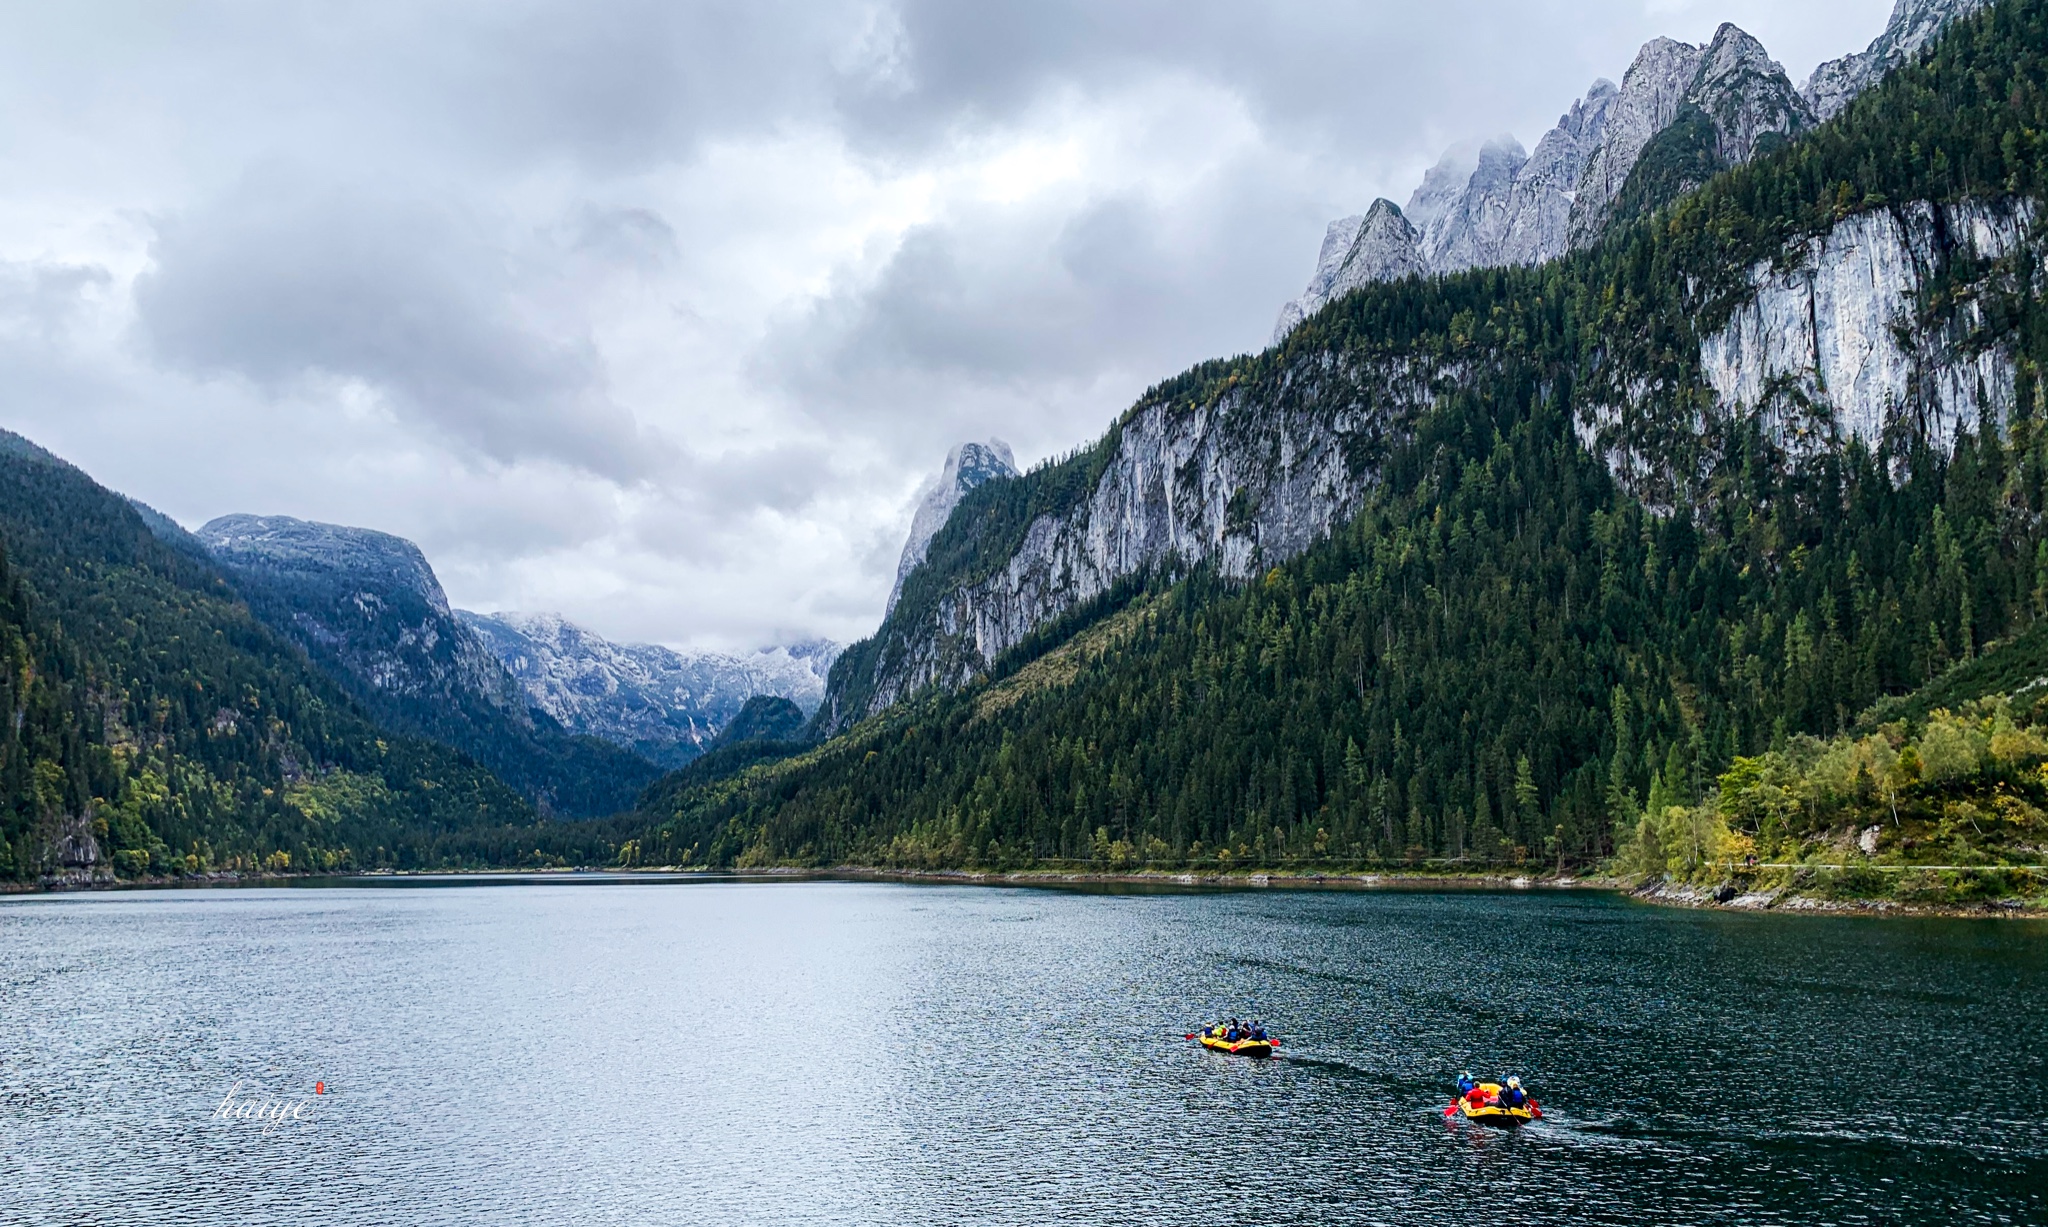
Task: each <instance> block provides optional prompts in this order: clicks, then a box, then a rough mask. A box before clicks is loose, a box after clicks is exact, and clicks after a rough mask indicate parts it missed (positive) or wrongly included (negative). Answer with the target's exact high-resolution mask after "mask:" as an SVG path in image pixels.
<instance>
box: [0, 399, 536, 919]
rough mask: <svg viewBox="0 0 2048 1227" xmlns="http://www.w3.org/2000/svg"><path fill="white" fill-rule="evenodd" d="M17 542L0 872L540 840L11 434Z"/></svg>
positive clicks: (10, 572)
mask: <svg viewBox="0 0 2048 1227" xmlns="http://www.w3.org/2000/svg"><path fill="white" fill-rule="evenodd" d="M0 547H4V549H0V657H4V662H5V670H4V677H0V703H4V708H0V710H4V711H6V712H8V713H10V714H11V716H12V718H11V720H9V721H8V722H7V723H6V725H5V726H4V727H0V881H6V880H17V881H36V880H52V879H55V880H67V879H68V880H93V879H105V878H107V877H110V876H112V875H114V874H119V875H120V876H140V875H145V874H156V875H163V874H174V873H205V872H212V871H219V870H254V869H265V870H272V871H283V870H301V869H340V868H357V869H361V868H372V867H378V866H425V865H439V864H450V863H473V862H475V861H478V860H483V859H490V858H494V857H497V856H502V855H504V854H505V852H506V851H509V850H514V849H518V848H519V847H520V846H521V845H524V844H529V843H530V842H531V841H530V840H527V839H524V838H519V839H516V840H515V839H513V838H512V837H510V836H509V835H504V834H503V831H504V830H505V829H508V828H509V829H521V828H523V827H524V825H525V824H529V823H531V822H533V820H534V814H533V811H532V810H531V808H530V807H528V806H527V804H526V803H525V801H523V800H522V799H521V798H520V797H519V796H518V795H517V794H516V793H514V792H512V791H511V790H510V789H508V788H506V787H505V786H504V785H503V784H501V783H499V782H498V780H497V779H495V778H494V777H493V776H491V774H490V773H489V772H487V771H485V770H484V769H483V768H481V767H479V766H477V765H476V764H475V763H474V762H472V761H470V760H469V759H467V758H464V757H463V756H461V755H459V754H456V753H454V752H452V751H449V750H446V749H443V748H442V747H440V746H437V745H434V744H432V743H430V742H426V741H422V740H419V739H416V738H410V737H400V736H392V735H388V734H385V733H383V732H381V731H380V730H379V729H378V728H377V727H376V726H375V725H374V724H373V723H372V722H371V721H370V720H369V719H368V718H367V717H366V716H365V715H364V714H363V713H362V711H361V710H360V709H359V708H357V707H356V706H355V705H354V704H353V703H352V702H351V701H350V700H349V699H348V698H347V696H345V695H343V694H342V693H341V692H340V691H339V689H337V688H336V687H335V685H334V684H333V683H332V682H331V681H329V680H328V679H327V678H326V677H324V676H323V675H321V674H320V673H319V672H318V671H317V670H315V669H313V668H312V667H311V665H310V664H309V663H308V662H307V660H306V658H305V657H304V655H303V654H302V653H300V652H299V651H298V650H297V649H296V648H294V647H292V646H291V645H289V644H287V643H286V642H285V641H283V640H282V639H280V638H279V637H278V636H277V635H275V634H274V633H273V632H271V631H270V630H269V629H268V628H266V627H264V626H263V625H262V624H261V623H259V622H257V621H256V620H255V619H254V618H252V617H251V616H250V614H249V611H248V609H247V607H246V606H245V605H243V604H242V603H241V602H240V601H239V600H238V599H237V596H236V593H235V592H234V590H233V588H232V587H231V586H230V585H229V584H228V583H227V581H226V580H225V579H224V578H223V577H222V576H221V575H220V573H219V572H218V571H216V570H214V569H213V568H212V567H211V566H210V565H208V564H207V563H206V562H205V561H204V560H203V558H201V557H199V556H197V555H196V554H194V553H192V552H188V551H181V550H178V549H175V548H173V547H171V546H168V545H166V544H165V543H163V542H161V541H159V540H158V539H157V538H156V537H155V536H154V535H152V533H151V532H150V531H149V529H148V528H147V527H146V526H145V524H144V522H143V520H142V518H141V517H140V515H139V514H138V513H137V511H136V510H135V509H134V508H132V507H131V506H129V505H128V503H127V502H125V501H124V500H122V499H121V498H120V497H118V496H117V495H114V494H112V493H111V492H109V491H107V490H105V489H103V488H101V487H100V486H98V485H96V484H95V483H93V482H92V481H91V479H89V478H87V477H86V476H85V475H84V474H83V473H81V472H79V471H78V470H77V469H75V468H73V467H71V466H70V465H68V464H65V463H63V462H62V461H60V460H57V459H56V458H55V457H52V456H50V455H49V454H48V453H45V452H42V451H41V450H40V449H38V448H35V447H34V446H33V445H31V444H28V443H27V442H26V441H24V440H21V439H19V438H18V437H17V436H12V435H7V436H4V438H0ZM498 839H502V841H503V843H504V844H506V845H507V846H508V847H507V848H505V849H501V848H500V847H499V846H498V845H497V844H494V843H491V842H488V841H489V840H498ZM479 841H483V842H479ZM511 855H513V856H516V855H517V852H516V851H512V852H511Z"/></svg>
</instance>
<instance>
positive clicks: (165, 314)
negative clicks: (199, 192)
mask: <svg viewBox="0 0 2048 1227" xmlns="http://www.w3.org/2000/svg"><path fill="white" fill-rule="evenodd" d="M490 230H491V227H490V226H489V225H488V224H487V223H485V222H484V221H482V220H480V219H478V218H476V217H474V216H463V215H461V214H460V213H458V212H456V211H455V210H454V209H453V208H451V207H450V206H449V205H447V204H435V205H429V204H424V203H418V202H412V201H404V200H394V199H390V198H385V197H379V196H375V195H370V194H366V193H362V192H358V191H353V190H349V189H346V188H341V187H336V186H332V185H328V184H325V183H321V182H319V181H317V180H315V179H313V178H311V177H309V176H307V175H304V174H302V173H298V172H296V171H294V170H292V169H291V168H288V167H285V166H282V165H278V164H271V165H268V166H266V167H263V168H261V169H259V170H257V171H256V172H253V173H251V174H250V175H248V176H246V177H245V178H244V179H243V180H242V181H241V182H240V183H239V184H238V185H237V186H236V188H235V189H234V190H233V191H231V192H230V193H228V194H227V195H225V196H223V197H221V198H219V199H217V200H215V201H213V202H211V203H210V204H207V205H205V206H202V207H200V208H197V209H194V210H190V211H188V212H184V213H181V214H177V215H174V216H170V217H167V218H164V219H163V220H162V221H161V222H160V223H159V225H158V229H157V239H156V242H155V244H154V245H153V247H152V248H151V253H150V254H151V257H152V261H153V267H152V269H151V270H150V271H148V272H146V273H144V274H143V275H142V276H141V277H139V278H138V279H137V282H136V286H135V304H136V310H137V313H138V317H139V320H140V323H141V326H142V328H143V330H144V331H145V333H146V335H147V337H148V339H149V341H150V342H151V344H152V346H153V351H154V353H155V354H156V355H157V356H158V357H159V358H160V359H161V360H163V361H165V362H167V363H170V364H172V365H175V366H178V367H181V368H184V369H186V370H189V371H194V372H199V373H209V374H212V373H229V374H235V375H240V376H243V377H246V378H248V379H251V380H253V381H255V382H257V383H259V384H265V385H271V386H280V385H287V384H290V383H291V382H293V381H295V380H298V379H301V378H304V377H307V376H328V377H337V378H342V379H357V380H361V381H363V382H364V383H366V384H368V385H370V386H372V387H374V388H376V389H378V390H379V391H381V392H382V393H384V394H385V395H386V396H387V397H388V398H389V400H390V401H391V403H392V404H393V406H394V407H395V408H396V409H397V411H398V412H399V414H400V415H401V416H402V417H404V418H407V419H410V420H413V421H415V422H417V423H420V424H424V425H428V426H430V427H432V428H434V429H436V430H439V431H440V432H443V433H444V434H445V435H447V436H448V437H449V438H450V439H452V440H454V441H456V442H458V443H459V444H460V445H461V446H462V447H463V448H464V449H465V450H467V451H468V452H470V453H471V454H473V455H475V456H477V457H479V458H481V459H484V460H487V461H494V462H498V463H509V462H513V461H518V460H526V459H549V460H554V461H557V462H560V463H563V464H569V465H573V466H576V467H580V468H584V469H588V470H590V471H591V472H594V473H598V474H602V475H604V476H607V477H611V478H614V479H618V480H632V479H636V478H639V477H642V476H644V475H646V474H647V473H648V472H649V471H650V467H651V463H652V461H653V460H654V459H655V455H654V454H653V453H655V452H656V451H657V450H658V449H655V448H653V447H652V446H651V445H650V443H649V441H648V440H645V439H643V438H642V437H641V432H640V431H639V430H638V428H637V427H636V426H635V424H634V422H633V420H632V418H631V417H630V416H629V415H628V414H627V413H625V411H623V410H622V409H620V408H619V407H618V406H616V405H614V404H613V403H612V402H611V400H610V399H609V397H608V395H607V393H606V390H605V381H604V372H603V369H602V364H601V363H600V361H599V359H598V356H597V353H596V351H595V348H594V346H593V345H592V344H591V342H590V341H589V339H588V338H587V337H584V336H581V335H578V334H576V333H575V332H574V331H573V330H568V331H565V330H564V329H562V328H561V327H560V326H559V325H558V324H555V325H544V324H543V323H542V322H541V321H539V320H536V319H533V318H529V317H527V316H526V315H523V314H522V311H521V310H520V301H519V300H520V298H521V294H522V287H521V286H520V284H519V282H518V279H517V276H516V273H515V264H516V261H515V259H514V258H513V256H512V254H511V253H508V252H506V251H504V250H502V249H501V248H498V247H495V246H494V245H493V244H492V243H490V242H489V241H488V238H487V237H486V236H487V235H488V234H489V233H490Z"/></svg>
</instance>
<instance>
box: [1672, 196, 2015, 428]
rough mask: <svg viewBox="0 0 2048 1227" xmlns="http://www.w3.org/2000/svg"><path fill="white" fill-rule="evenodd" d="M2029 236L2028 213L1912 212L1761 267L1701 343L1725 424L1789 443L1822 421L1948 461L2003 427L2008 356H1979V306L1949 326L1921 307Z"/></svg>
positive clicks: (1852, 223)
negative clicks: (1947, 453) (1770, 427)
mask: <svg viewBox="0 0 2048 1227" xmlns="http://www.w3.org/2000/svg"><path fill="white" fill-rule="evenodd" d="M2033 222H2034V209H2033V207H2032V206H2031V205H2030V204H2027V203H2025V202H2007V203H2002V204H1997V205H1992V204H1987V203H1983V202H1977V201H1966V202H1962V203H1959V204H1953V205H1933V204H1929V203H1927V202H1925V201H1916V202H1914V203H1912V204H1909V205H1906V206H1904V207H1901V208H1899V209H1896V210H1891V209H1886V210H1879V211H1877V212H1871V213H1864V214H1861V215H1859V216H1855V217H1851V218H1848V219H1846V220H1844V221H1843V222H1842V223H1841V224H1839V225H1837V226H1836V227H1835V228H1834V229H1833V230H1832V231H1830V232H1829V233H1828V234H1827V235H1825V236H1822V237H1820V238H1814V239H1809V240H1808V241H1807V242H1806V243H1805V244H1804V245H1803V247H1802V248H1801V249H1800V250H1799V251H1798V253H1797V255H1796V257H1795V259H1794V261H1792V262H1791V263H1790V266H1789V267H1787V266H1786V263H1785V262H1781V261H1769V262H1764V263H1760V264H1758V265H1757V266H1756V267H1754V268H1752V269H1751V270H1750V275H1749V276H1750V284H1751V285H1753V286H1754V287H1755V290H1756V295H1755V297H1754V298H1753V299H1752V300H1751V301H1750V302H1748V303H1747V304H1745V305H1744V306H1742V307H1741V308H1739V309H1737V311H1736V312H1735V314H1734V316H1733V318H1731V319H1730V320H1729V321H1728V323H1727V325H1726V326H1725V327H1723V328H1721V329H1720V330H1719V331H1717V332H1715V333H1713V334H1712V335H1710V336H1708V337H1706V338H1705V339H1703V340H1702V341H1701V343H1700V368H1701V371H1702V373H1703V374H1704V375H1705V378H1706V380H1707V383H1708V385H1709V386H1711V387H1712V388H1713V389H1714V392H1715V395H1716V397H1717V399H1718V401H1719V403H1720V405H1721V407H1722V411H1723V412H1725V413H1729V414H1748V413H1762V414H1764V415H1766V417H1767V418H1768V419H1770V420H1772V421H1774V422H1782V423H1784V424H1785V426H1784V428H1783V429H1782V430H1780V431H1779V434H1780V436H1781V437H1783V438H1784V439H1785V440H1786V442H1787V443H1790V442H1792V441H1793V439H1794V438H1795V432H1797V431H1798V430H1799V429H1800V428H1801V427H1802V426H1803V425H1804V424H1805V423H1806V422H1807V421H1809V420H1812V419H1814V418H1818V419H1820V420H1821V421H1822V422H1823V423H1824V424H1826V425H1828V426H1831V427H1832V432H1831V433H1833V434H1834V435H1836V436H1837V438H1839V439H1847V438H1857V439H1861V440H1863V441H1864V442H1865V443H1868V444H1872V445H1875V444H1877V443H1878V442H1879V441H1880V440H1882V439H1883V438H1884V436H1885V434H1886V432H1887V431H1891V430H1895V429H1898V428H1900V427H1905V428H1907V429H1910V430H1911V431H1913V432H1914V433H1915V434H1917V435H1919V436H1920V437H1922V438H1925V439H1927V440H1929V441H1930V442H1932V443H1933V444H1934V445H1935V446H1936V447H1937V448H1941V449H1944V450H1945V449H1947V448H1948V447H1949V446H1950V445H1951V444H1953V442H1954V440H1955V437H1956V433H1957V431H1958V429H1959V428H1962V427H1969V426H1974V425H1975V424H1976V422H1977V419H1978V415H1979V414H1980V412H1984V411H1989V413H1990V415H1991V418H1992V420H1994V421H2001V422H2002V421H2004V419H2005V416H2006V411H2007V410H2008V409H2009V408H2010V407H2011V404H2012V395H2013V375H2014V368H2013V355H2012V353H2011V352H2010V351H2009V350H2008V349H2007V348H2005V347H2004V346H2003V345H2000V344H1996V343H1984V342H1983V338H1982V334H1983V331H1984V325H1985V319H1984V303H1983V300H1982V298H1981V297H1980V296H1978V295H1975V294H1973V295H1969V296H1968V297H1967V298H1966V300H1965V301H1963V302H1962V303H1961V304H1960V305H1959V307H1958V309H1957V311H1956V313H1955V314H1954V315H1953V316H1950V317H1946V318H1943V317H1934V318H1929V317H1928V316H1927V315H1926V314H1924V313H1923V312H1922V311H1921V309H1920V306H1919V304H1920V303H1921V302H1922V301H1923V300H1925V299H1926V298H1928V297H1930V295H1929V294H1928V293H1927V291H1928V290H1930V289H1931V288H1932V287H1933V285H1934V283H1935V282H1936V281H1937V280H1938V279H1940V278H1941V277H1942V276H1943V275H1944V274H1948V273H1951V272H1954V271H1956V270H1957V269H1958V267H1959V266H1970V265H1976V264H1979V263H1984V264H1988V265H1991V266H1993V267H1995V263H1996V262H1997V261H2000V260H2002V259H2005V258H2006V257H2009V256H2011V255H2012V254H2013V253H2014V252H2016V251H2018V250H2019V249H2020V246H2021V244H2022V243H2023V242H2024V241H2025V240H2026V239H2027V238H2028V236H2029V235H2030V234H2031V233H2032V230H2033ZM1988 275H1991V274H1990V270H1989V269H1987V270H1986V274H1985V275H1980V276H1979V277H1977V278H1973V280H1974V281H1976V282H1977V283H1979V284H1981V283H1982V281H1983V280H1985V279H1988ZM1902 419H1904V420H1902Z"/></svg>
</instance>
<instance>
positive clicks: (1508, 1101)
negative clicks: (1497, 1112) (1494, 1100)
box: [1499, 1078, 1529, 1108]
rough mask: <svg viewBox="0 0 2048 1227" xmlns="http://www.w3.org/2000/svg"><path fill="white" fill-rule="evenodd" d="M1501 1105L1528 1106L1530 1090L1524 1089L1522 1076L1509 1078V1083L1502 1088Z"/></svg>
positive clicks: (1510, 1106)
mask: <svg viewBox="0 0 2048 1227" xmlns="http://www.w3.org/2000/svg"><path fill="white" fill-rule="evenodd" d="M1499 1102H1500V1106H1501V1107H1503V1108H1526V1107H1528V1106H1529V1092H1527V1091H1525V1090H1523V1089H1522V1080H1521V1079H1520V1078H1509V1079H1508V1084H1507V1085H1506V1086H1504V1087H1502V1088H1500V1097H1499Z"/></svg>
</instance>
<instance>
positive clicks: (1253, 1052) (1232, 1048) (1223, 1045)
mask: <svg viewBox="0 0 2048 1227" xmlns="http://www.w3.org/2000/svg"><path fill="white" fill-rule="evenodd" d="M1279 1046H1280V1044H1279V1042H1278V1041H1277V1040H1238V1041H1236V1042H1234V1043H1233V1042H1232V1041H1230V1040H1226V1039H1223V1038H1221V1037H1219V1036H1214V1035H1205V1036H1203V1037H1202V1047H1204V1048H1214V1049H1215V1050H1216V1051H1218V1052H1234V1053H1236V1054H1237V1055H1238V1056H1241V1057H1270V1056H1272V1055H1273V1050H1274V1049H1275V1048H1278V1047H1279Z"/></svg>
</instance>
